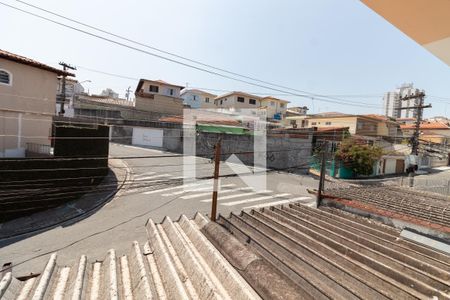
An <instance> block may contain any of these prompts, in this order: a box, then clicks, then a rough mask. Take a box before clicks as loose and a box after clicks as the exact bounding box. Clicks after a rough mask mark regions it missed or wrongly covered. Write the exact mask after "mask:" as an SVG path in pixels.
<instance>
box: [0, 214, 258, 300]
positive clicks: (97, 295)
mask: <svg viewBox="0 0 450 300" xmlns="http://www.w3.org/2000/svg"><path fill="white" fill-rule="evenodd" d="M207 223H208V220H207V219H205V218H204V217H203V216H201V215H200V214H198V215H197V216H196V218H195V220H189V219H187V218H186V217H185V216H182V217H181V218H180V220H179V221H178V222H172V221H171V220H170V218H166V219H165V220H164V221H163V222H162V223H161V224H154V223H153V221H151V220H149V222H148V224H147V235H148V243H146V244H145V245H144V246H143V247H141V245H139V244H138V243H137V242H133V244H132V247H131V250H130V251H129V252H128V253H127V254H126V255H121V256H118V255H117V253H116V252H115V251H114V250H110V251H108V253H107V255H106V257H105V258H104V259H103V260H101V261H98V260H97V261H92V262H91V261H88V259H87V257H86V256H84V255H82V256H81V258H80V260H79V262H78V263H77V264H75V265H73V266H63V265H59V264H58V263H57V254H56V253H54V254H52V255H51V256H50V258H49V261H48V263H47V265H46V267H45V269H44V270H43V272H42V273H41V274H40V275H39V276H37V277H33V278H29V279H27V280H24V281H20V280H18V279H16V278H14V277H13V276H12V273H11V272H7V273H5V275H4V276H3V278H2V280H1V282H0V298H1V299H6V300H9V299H260V297H259V296H258V294H256V292H255V291H254V290H253V289H252V288H251V287H250V286H249V285H248V284H247V282H246V281H245V280H244V279H243V278H242V277H241V276H240V275H239V273H238V272H237V271H236V270H235V269H234V268H233V267H232V266H231V265H230V263H229V262H228V261H227V260H226V259H225V258H224V257H223V256H222V255H221V254H220V252H219V251H217V249H215V248H214V246H213V245H212V244H211V243H210V242H209V241H208V240H207V239H206V238H205V236H204V235H203V234H202V233H201V232H200V228H202V227H203V226H204V225H205V224H207Z"/></svg>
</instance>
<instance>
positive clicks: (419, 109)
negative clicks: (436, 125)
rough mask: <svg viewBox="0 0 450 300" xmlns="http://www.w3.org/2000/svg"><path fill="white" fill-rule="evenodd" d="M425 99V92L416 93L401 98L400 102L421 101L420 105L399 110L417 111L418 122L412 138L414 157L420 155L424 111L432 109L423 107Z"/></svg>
mask: <svg viewBox="0 0 450 300" xmlns="http://www.w3.org/2000/svg"><path fill="white" fill-rule="evenodd" d="M424 98H425V93H424V92H423V91H421V92H418V93H415V94H413V95H409V96H405V97H400V100H402V101H405V100H410V99H419V105H417V106H408V107H401V108H398V109H399V110H403V109H416V110H417V114H416V122H415V127H414V133H413V136H412V137H411V154H412V155H419V137H420V124H421V123H422V118H423V110H424V108H430V107H431V104H428V105H423V100H424Z"/></svg>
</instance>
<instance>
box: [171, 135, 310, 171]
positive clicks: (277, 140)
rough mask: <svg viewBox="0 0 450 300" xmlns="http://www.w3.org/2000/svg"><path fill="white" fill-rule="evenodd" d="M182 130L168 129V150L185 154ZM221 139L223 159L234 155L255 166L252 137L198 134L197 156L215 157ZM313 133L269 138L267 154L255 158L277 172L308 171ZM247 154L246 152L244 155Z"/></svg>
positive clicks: (270, 136) (269, 136)
mask: <svg viewBox="0 0 450 300" xmlns="http://www.w3.org/2000/svg"><path fill="white" fill-rule="evenodd" d="M181 136H182V129H165V130H164V143H163V147H164V148H166V149H167V150H169V151H173V152H178V153H181V152H182V151H183V138H182V137H181ZM219 136H220V137H222V153H223V155H222V157H221V158H222V160H226V159H227V158H228V157H229V156H230V155H231V154H233V153H234V154H236V156H237V157H238V158H239V159H240V160H241V161H243V162H244V163H246V164H248V165H252V164H253V159H254V157H253V155H254V154H253V152H254V149H253V138H254V137H253V136H250V135H232V134H217V133H207V132H198V134H197V136H196V155H198V156H203V157H210V158H211V157H213V152H214V149H213V145H214V144H215V143H216V141H217V139H218V138H219ZM311 147H312V133H311V134H309V135H308V134H307V135H306V136H305V137H290V136H288V135H270V134H269V135H268V136H267V153H257V154H256V155H263V156H266V159H267V167H269V168H274V169H287V168H298V169H299V170H301V171H303V172H306V171H307V170H308V169H309V162H310V157H311ZM242 152H245V153H242Z"/></svg>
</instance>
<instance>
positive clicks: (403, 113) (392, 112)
mask: <svg viewBox="0 0 450 300" xmlns="http://www.w3.org/2000/svg"><path fill="white" fill-rule="evenodd" d="M418 92H419V90H418V89H416V88H414V86H413V84H412V83H405V84H402V85H401V86H400V87H399V88H397V89H396V90H395V91H391V92H387V93H386V94H385V95H384V97H383V109H384V114H385V115H386V116H387V117H391V118H396V119H397V118H416V116H417V109H401V108H404V107H413V106H417V105H419V99H418V98H416V99H409V100H401V97H405V96H408V95H413V94H416V93H418Z"/></svg>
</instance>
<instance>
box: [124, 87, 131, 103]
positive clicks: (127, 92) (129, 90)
mask: <svg viewBox="0 0 450 300" xmlns="http://www.w3.org/2000/svg"><path fill="white" fill-rule="evenodd" d="M130 93H131V86H129V87H128V88H127V89H126V93H125V95H126V96H127V101H128V99H129V97H130Z"/></svg>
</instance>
